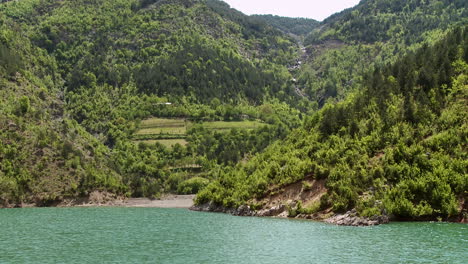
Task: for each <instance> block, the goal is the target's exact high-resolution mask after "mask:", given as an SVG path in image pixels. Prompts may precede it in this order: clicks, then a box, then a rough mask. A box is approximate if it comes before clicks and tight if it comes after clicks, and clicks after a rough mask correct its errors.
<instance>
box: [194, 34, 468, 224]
mask: <svg viewBox="0 0 468 264" xmlns="http://www.w3.org/2000/svg"><path fill="white" fill-rule="evenodd" d="M467 46H468V29H467V28H466V27H462V28H457V29H454V30H452V31H450V32H449V33H448V34H447V35H446V36H445V37H444V38H443V39H442V40H441V41H439V42H438V43H437V44H434V45H431V46H424V47H422V48H421V49H418V50H417V51H415V52H414V53H410V54H409V55H408V56H405V57H404V58H402V59H401V60H400V61H398V62H396V63H394V64H391V65H389V66H385V67H382V68H377V69H376V70H374V71H372V72H370V73H369V74H367V75H366V76H365V78H364V80H365V81H364V83H365V86H363V89H362V90H361V91H360V92H356V93H354V94H351V95H350V96H348V97H347V99H346V100H345V101H344V102H341V103H338V104H327V105H326V106H325V107H324V108H323V109H322V110H321V111H319V112H317V113H316V114H314V115H311V116H309V117H308V118H307V120H306V122H305V125H304V127H303V128H301V129H298V130H296V131H294V132H293V133H291V135H290V136H289V137H288V138H287V139H286V140H284V141H282V142H278V143H276V144H273V145H272V146H271V147H268V148H267V149H266V150H265V151H264V152H263V153H262V154H259V155H257V156H255V157H253V158H252V159H251V160H250V161H249V162H247V163H246V164H238V165H237V166H236V167H235V168H234V169H232V170H231V171H227V172H223V173H220V175H219V180H217V181H215V182H214V183H212V184H210V185H209V186H208V187H207V188H206V189H205V190H203V191H202V192H201V193H199V195H198V196H197V203H199V204H200V203H205V202H209V201H211V202H214V203H216V204H220V205H223V206H225V207H237V206H239V205H241V204H246V203H249V202H250V203H251V202H252V201H253V199H254V198H258V199H260V198H262V197H263V196H264V195H265V194H266V193H267V191H268V190H269V188H270V187H271V186H276V187H278V186H280V187H281V186H285V185H288V184H290V183H295V182H299V181H301V180H303V179H304V178H305V177H314V178H315V179H326V188H327V194H326V195H324V196H323V197H322V198H321V200H320V206H319V209H322V210H323V209H326V208H332V210H333V211H335V212H343V211H345V210H348V209H351V208H357V209H358V212H359V213H360V214H361V215H363V216H372V215H380V214H382V213H386V214H390V215H393V216H395V217H397V218H399V219H435V218H436V217H441V218H443V219H447V218H452V217H456V216H458V215H459V214H461V213H463V212H464V213H466V203H465V204H464V205H463V203H462V201H463V200H464V199H466V190H467V187H468V186H467V184H468V181H467V180H468V178H467V171H468V164H467V162H466V160H467V153H466V147H467V143H466V142H468V141H467V136H468V135H467V133H466V132H467V125H468V124H467V120H468V119H467V113H468V111H467V110H468V109H467V104H466V98H467V92H468V90H467V87H468V83H467V80H468V78H467V77H468V64H467V62H468V60H467V59H468V56H467V52H468V50H467ZM460 202H461V203H462V204H460ZM251 205H252V206H253V207H254V208H258V207H259V206H260V207H261V205H256V204H251ZM306 211H307V210H306Z"/></svg>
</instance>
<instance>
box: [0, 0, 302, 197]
mask: <svg viewBox="0 0 468 264" xmlns="http://www.w3.org/2000/svg"><path fill="white" fill-rule="evenodd" d="M0 23H1V26H2V31H1V34H0V38H1V39H0V41H1V46H0V56H1V63H0V65H1V68H0V70H1V74H2V76H1V78H2V90H1V95H2V96H1V101H2V107H1V109H0V120H1V121H2V134H1V135H2V138H1V146H2V148H1V152H0V153H2V154H1V156H0V157H1V161H0V165H1V166H0V171H1V174H0V179H1V182H2V184H1V186H2V187H1V188H2V190H5V191H4V192H2V197H1V198H0V200H1V202H2V203H3V204H5V205H8V204H10V205H15V204H21V202H27V203H30V202H34V203H36V204H38V205H40V204H51V203H55V202H59V201H61V200H63V199H65V198H68V197H70V198H74V197H80V196H87V195H88V194H89V193H90V192H92V191H94V190H99V191H110V192H113V193H116V194H118V195H125V196H136V197H139V196H147V197H157V196H159V195H161V194H163V193H167V192H177V190H178V185H179V184H181V183H182V182H183V181H184V180H188V179H190V178H191V177H193V176H197V175H196V173H190V172H182V173H179V172H177V173H174V172H173V170H172V169H173V168H174V167H180V166H182V167H183V166H184V164H191V165H193V164H195V165H196V166H197V167H199V166H201V167H202V168H203V169H202V170H203V171H204V172H203V173H204V175H205V176H206V177H208V178H210V177H211V176H210V174H209V171H210V170H211V169H213V168H217V167H218V166H225V165H229V164H234V163H236V162H237V161H239V160H241V159H242V158H243V157H244V156H245V155H248V154H249V153H255V152H258V151H260V150H262V149H264V148H265V147H266V146H267V145H268V144H270V143H271V142H273V141H274V140H276V139H278V138H281V137H284V136H286V134H287V133H288V131H289V130H290V129H291V128H292V127H297V126H298V125H299V124H300V121H299V117H298V111H297V110H295V109H294V108H292V107H291V106H290V105H288V104H286V103H285V101H286V102H289V103H291V104H292V103H293V104H300V101H298V100H296V99H297V96H296V95H295V94H294V92H293V90H292V85H291V83H290V80H291V78H292V77H291V75H290V74H289V72H288V71H287V68H286V65H287V64H289V61H290V60H293V59H294V57H295V56H296V52H297V46H296V45H295V43H294V41H293V39H291V38H290V37H288V36H285V35H284V34H283V33H281V32H280V31H278V30H276V29H275V28H274V27H272V26H270V25H268V24H266V23H262V22H258V21H257V20H254V19H251V18H250V17H247V16H245V15H243V14H241V13H240V12H237V11H233V10H230V9H229V8H228V6H227V5H226V4H224V3H222V2H218V1H196V0H190V1H184V0H161V1H139V0H133V1H127V0H119V1H108V0H93V1H89V0H79V1H55V0H23V1H8V2H5V3H2V4H1V5H0ZM167 103H170V104H167ZM151 116H158V117H161V118H162V117H165V118H184V119H188V120H190V121H191V122H195V123H196V122H200V121H205V122H215V121H217V122H220V121H223V122H232V121H238V122H240V121H242V120H243V119H250V120H251V121H250V122H254V121H255V120H257V119H259V120H262V121H263V122H266V123H268V124H269V125H270V126H265V127H263V126H259V127H256V128H255V129H254V130H252V129H251V128H243V127H242V126H240V127H238V128H233V129H232V130H233V131H232V132H231V131H230V130H229V129H231V128H229V129H228V130H229V131H227V132H222V133H221V132H218V131H217V130H216V129H204V128H203V127H194V128H193V129H192V130H191V131H184V134H185V133H186V135H184V137H186V138H187V141H186V142H176V143H182V144H175V145H174V146H173V147H169V146H164V145H162V144H154V145H147V144H139V142H134V141H133V140H134V134H135V132H136V130H137V128H138V124H139V121H140V120H143V119H145V118H148V117H151ZM213 124H216V123H213ZM239 141H240V143H239ZM206 142H210V144H209V145H208V147H207V146H206V145H203V144H206ZM185 143H186V144H185ZM166 145H172V144H171V143H170V142H168V143H167V144H166ZM183 145H187V146H183ZM31 153H32V154H31ZM203 182H206V179H204V180H203ZM182 189H186V188H182ZM189 189H190V188H189Z"/></svg>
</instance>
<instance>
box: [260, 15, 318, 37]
mask: <svg viewBox="0 0 468 264" xmlns="http://www.w3.org/2000/svg"><path fill="white" fill-rule="evenodd" d="M253 17H255V18H257V19H260V20H263V21H265V22H266V23H268V24H270V25H272V26H274V27H276V28H278V29H280V30H281V31H283V32H285V33H290V34H293V35H296V36H305V35H307V34H309V33H310V32H312V31H313V30H314V29H315V28H316V27H317V26H318V25H319V22H318V21H316V20H313V19H309V18H299V17H298V18H291V17H280V16H273V15H253Z"/></svg>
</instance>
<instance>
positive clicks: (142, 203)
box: [0, 193, 195, 209]
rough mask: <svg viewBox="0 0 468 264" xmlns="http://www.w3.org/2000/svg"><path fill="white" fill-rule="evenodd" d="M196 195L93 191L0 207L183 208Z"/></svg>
mask: <svg viewBox="0 0 468 264" xmlns="http://www.w3.org/2000/svg"><path fill="white" fill-rule="evenodd" d="M194 199H195V195H176V194H168V195H165V196H163V197H161V198H160V199H150V198H124V197H115V196H113V195H110V196H108V195H107V194H105V193H104V194H103V193H93V194H92V195H90V197H86V198H77V199H65V200H62V201H57V202H55V203H51V204H47V205H38V204H35V203H21V204H16V205H14V204H10V205H7V206H0V208H36V207H37V208H40V207H62V208H65V207H128V208H131V207H135V208H183V209H189V208H191V207H193V206H194V202H193V200H194Z"/></svg>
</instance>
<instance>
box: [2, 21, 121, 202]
mask: <svg viewBox="0 0 468 264" xmlns="http://www.w3.org/2000/svg"><path fill="white" fill-rule="evenodd" d="M10 25H11V24H3V25H1V26H0V35H1V40H0V41H1V44H0V45H1V47H2V48H1V54H0V56H1V60H0V65H1V67H0V69H2V70H1V72H0V87H1V89H0V206H9V205H15V204H21V203H22V202H29V203H31V202H35V203H37V204H39V205H48V204H53V203H55V202H57V201H61V200H63V199H65V198H74V197H77V196H83V195H87V194H88V193H89V192H91V191H94V190H101V191H110V192H113V193H123V192H125V191H126V190H127V187H126V186H125V185H123V184H122V181H121V176H120V175H118V174H117V173H116V172H115V171H114V170H112V169H111V168H112V166H113V164H112V162H111V160H110V159H109V158H108V155H109V149H108V148H107V147H105V146H104V145H103V144H102V143H100V142H99V141H98V140H96V139H95V138H94V137H92V136H91V135H90V134H88V133H87V132H86V131H85V130H84V129H83V128H82V127H81V126H80V125H78V124H77V122H76V121H74V120H70V119H67V118H66V117H65V115H64V105H63V102H62V101H61V100H60V98H59V97H60V93H59V90H58V89H57V87H56V86H55V85H54V83H53V81H52V80H53V79H54V78H57V76H55V75H54V74H53V72H54V70H56V67H57V66H56V65H55V63H54V61H53V60H52V59H50V57H48V56H47V55H46V54H45V53H44V52H42V51H41V50H40V49H36V48H35V47H34V46H32V45H30V43H29V41H28V39H26V38H24V37H22V36H21V35H20V34H17V32H15V31H14V30H12V28H11V27H10Z"/></svg>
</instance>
